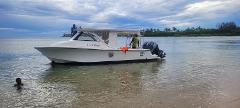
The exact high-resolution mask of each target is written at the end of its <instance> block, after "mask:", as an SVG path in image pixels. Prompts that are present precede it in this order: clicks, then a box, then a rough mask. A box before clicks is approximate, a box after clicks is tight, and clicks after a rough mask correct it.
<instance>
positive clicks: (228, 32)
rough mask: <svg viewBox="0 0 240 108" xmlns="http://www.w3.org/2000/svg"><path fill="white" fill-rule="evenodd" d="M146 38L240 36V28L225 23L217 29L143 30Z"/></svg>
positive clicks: (230, 23)
mask: <svg viewBox="0 0 240 108" xmlns="http://www.w3.org/2000/svg"><path fill="white" fill-rule="evenodd" d="M141 34H142V35H143V36H145V37H167V36H240V27H239V26H238V25H237V24H236V23H235V22H223V23H220V24H218V25H217V27H216V28H202V27H200V26H199V27H191V28H186V29H184V30H179V29H177V28H176V27H172V28H165V29H164V30H160V29H159V28H150V29H144V30H141Z"/></svg>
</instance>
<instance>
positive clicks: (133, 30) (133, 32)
mask: <svg viewBox="0 0 240 108" xmlns="http://www.w3.org/2000/svg"><path fill="white" fill-rule="evenodd" d="M77 31H83V32H115V33H126V34H140V30H137V29H94V28H80V29H78V30H77Z"/></svg>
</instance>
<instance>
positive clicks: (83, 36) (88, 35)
mask: <svg viewBox="0 0 240 108" xmlns="http://www.w3.org/2000/svg"><path fill="white" fill-rule="evenodd" d="M73 40H79V41H99V40H98V39H97V38H96V36H94V35H93V34H91V33H85V32H82V33H79V35H78V36H76V38H74V39H73Z"/></svg>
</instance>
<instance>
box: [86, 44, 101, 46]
mask: <svg viewBox="0 0 240 108" xmlns="http://www.w3.org/2000/svg"><path fill="white" fill-rule="evenodd" d="M87 46H100V45H98V44H87Z"/></svg>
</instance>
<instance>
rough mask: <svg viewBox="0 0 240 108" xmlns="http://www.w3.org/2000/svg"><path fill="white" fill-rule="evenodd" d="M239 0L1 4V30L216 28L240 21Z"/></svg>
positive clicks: (23, 0) (19, 0) (13, 0)
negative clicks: (74, 26) (219, 25)
mask: <svg viewBox="0 0 240 108" xmlns="http://www.w3.org/2000/svg"><path fill="white" fill-rule="evenodd" d="M239 6H240V2H238V0H204V1H202V0H191V1H190V0H151V1H149V0H118V1H115V0H7V1H4V0H2V1H0V15H1V17H2V18H1V20H0V27H2V28H21V29H30V28H32V29H34V30H37V29H38V30H40V31H41V30H42V31H43V32H49V31H51V30H52V31H62V30H66V29H68V28H69V27H70V26H71V24H73V23H75V24H78V25H82V26H84V27H98V28H100V27H103V28H111V27H113V28H120V27H125V28H146V27H163V28H164V27H172V26H176V27H187V26H196V25H197V26H205V27H213V26H215V25H216V23H218V22H223V21H236V22H237V23H238V24H239V23H240V22H239V17H240V15H239V13H240V8H239Z"/></svg>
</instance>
